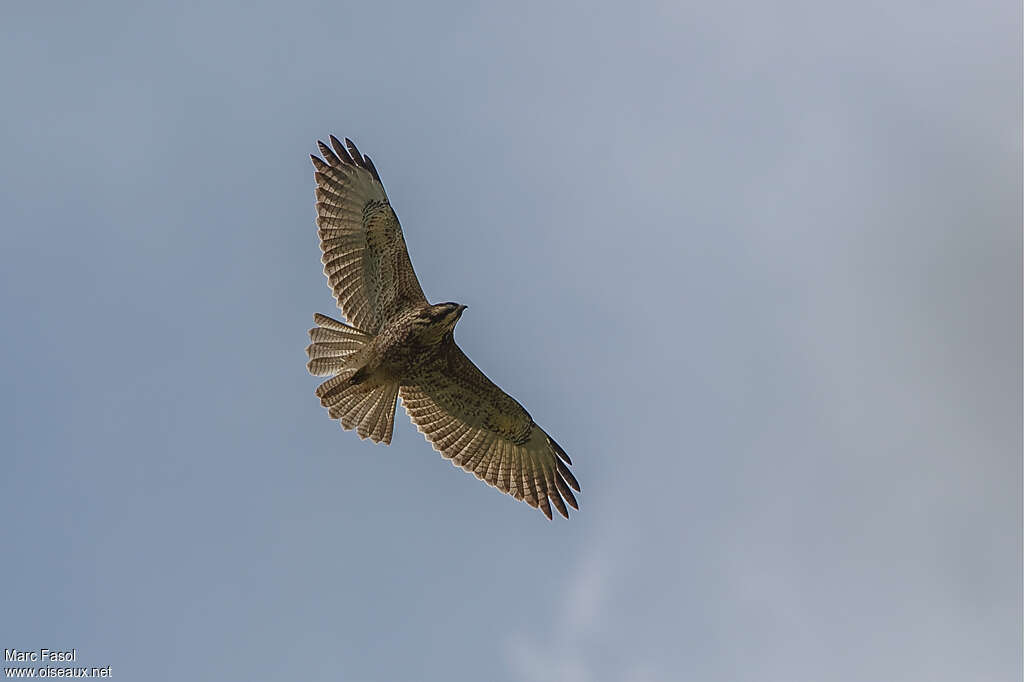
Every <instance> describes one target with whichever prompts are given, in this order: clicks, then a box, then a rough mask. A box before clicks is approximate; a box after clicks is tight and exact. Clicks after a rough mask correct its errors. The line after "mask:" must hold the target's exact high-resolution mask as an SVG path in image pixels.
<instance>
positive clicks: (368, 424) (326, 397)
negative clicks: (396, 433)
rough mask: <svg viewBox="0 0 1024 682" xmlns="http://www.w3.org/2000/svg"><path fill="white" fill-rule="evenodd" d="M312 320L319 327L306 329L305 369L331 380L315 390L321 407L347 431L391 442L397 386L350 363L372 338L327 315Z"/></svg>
mask: <svg viewBox="0 0 1024 682" xmlns="http://www.w3.org/2000/svg"><path fill="white" fill-rule="evenodd" d="M313 319H314V321H315V322H316V323H317V325H318V326H317V327H314V328H313V329H310V330H309V338H310V340H311V341H312V343H311V344H310V345H309V347H308V348H306V354H307V355H308V356H309V362H308V363H307V365H306V366H307V367H308V368H309V371H310V373H311V374H314V375H316V376H330V377H331V378H330V379H328V380H327V381H325V382H323V383H322V384H320V385H319V386H318V387H317V389H316V395H317V397H318V398H320V404H321V405H323V406H324V407H326V408H327V411H328V414H330V415H331V419H338V420H340V421H341V426H342V428H344V429H346V430H349V429H356V431H357V433H358V434H359V437H360V438H369V439H370V440H372V441H373V442H375V443H385V444H389V443H391V433H392V431H393V429H394V424H395V402H396V400H397V399H398V384H393V383H380V382H377V381H373V380H372V379H367V378H366V376H365V371H364V372H359V371H357V370H358V369H359V368H358V367H355V366H351V365H350V364H349V363H350V362H351V361H352V360H353V359H354V358H353V356H354V355H355V354H356V353H358V352H359V350H360V349H362V348H363V347H364V346H366V345H367V344H368V343H369V342H370V341H372V340H373V337H372V336H371V335H369V334H365V333H363V332H361V331H360V330H358V329H356V328H354V327H350V326H348V325H347V324H345V323H344V322H339V321H338V320H335V319H332V318H330V317H327V316H326V315H320V314H319V313H318V314H317V315H315V316H314V318H313ZM357 362H359V363H360V364H361V362H362V361H357Z"/></svg>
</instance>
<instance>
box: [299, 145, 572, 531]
mask: <svg viewBox="0 0 1024 682" xmlns="http://www.w3.org/2000/svg"><path fill="white" fill-rule="evenodd" d="M330 141H331V146H327V145H326V144H324V143H323V142H318V145H319V148H320V154H321V156H322V157H323V158H321V157H320V156H315V155H310V156H311V158H312V159H313V167H314V169H315V172H314V177H315V179H316V212H317V218H316V224H317V227H318V228H319V231H318V232H319V236H320V250H321V251H322V252H323V257H322V259H321V260H322V261H323V264H324V274H325V275H326V276H327V281H328V284H329V286H330V288H331V291H332V292H333V293H334V298H335V299H336V300H337V302H338V307H339V308H341V311H342V313H344V316H345V319H346V321H347V322H348V324H345V323H343V322H339V321H338V320H335V319H332V318H330V317H328V316H326V315H321V314H319V313H318V314H316V315H314V316H313V320H314V322H315V323H316V326H315V327H313V328H312V329H310V330H309V337H310V341H311V343H310V345H309V347H308V348H306V353H307V355H308V356H309V363H308V364H307V367H308V368H309V371H310V373H311V374H313V375H316V376H329V377H331V378H329V379H327V381H325V382H323V383H322V384H320V386H319V387H317V389H316V395H317V396H318V397H319V398H320V403H321V404H322V405H323V406H324V407H325V408H327V411H328V413H329V414H330V416H331V418H332V419H338V420H340V421H341V425H342V427H343V428H344V429H346V430H348V429H356V432H357V433H358V434H359V437H360V438H369V439H370V440H372V441H374V442H376V443H384V444H390V443H391V431H392V428H393V426H394V418H395V403H396V398H397V397H398V396H401V397H402V404H403V405H404V406H405V410H406V412H408V413H409V417H410V418H411V419H412V421H413V423H414V424H415V425H416V427H417V428H418V429H419V430H420V431H421V432H422V433H423V434H424V436H426V438H427V440H428V441H429V442H430V443H431V445H433V446H434V449H435V450H437V451H438V452H440V453H441V456H442V457H444V458H446V459H449V460H451V462H452V463H453V464H455V465H456V466H460V467H462V468H463V469H465V470H466V471H468V472H471V473H473V474H474V475H475V476H476V477H477V478H479V479H480V480H482V481H485V482H487V483H488V484H490V485H492V486H494V487H496V488H498V489H499V490H501V491H502V492H504V493H508V494H509V495H511V496H512V497H514V498H515V499H517V500H522V501H524V502H526V503H527V504H529V505H530V506H531V507H534V508H537V509H540V510H541V511H542V512H544V515H545V516H547V517H548V518H549V519H550V518H551V505H554V507H555V508H556V509H557V510H558V511H559V513H561V514H562V516H564V517H565V518H569V513H568V511H567V509H566V503H568V505H569V506H571V507H572V508H573V509H579V507H578V506H577V503H576V498H575V497H574V496H573V493H572V490H576V491H577V492H578V491H579V489H580V487H579V483H577V481H576V478H575V477H574V476H573V475H572V472H570V471H569V468H568V465H571V464H572V461H571V460H570V459H569V456H568V455H567V454H565V451H564V450H563V449H562V448H561V447H560V446H559V445H558V443H556V442H555V441H554V439H553V438H551V436H549V435H548V434H547V433H545V432H544V430H543V429H542V428H541V427H540V426H538V425H537V424H536V423H535V422H534V421H533V419H532V418H531V417H530V414H529V413H528V412H527V411H526V410H525V409H523V406H522V405H520V404H519V403H518V402H516V400H515V399H514V398H512V396H510V395H508V394H507V393H505V392H504V391H502V390H501V389H500V388H498V387H497V386H496V385H495V384H494V383H492V382H491V381H490V379H488V378H487V377H486V376H484V373H483V372H481V371H480V370H479V369H478V368H477V366H476V365H474V364H473V362H472V361H471V360H470V359H469V358H468V357H466V355H465V354H464V353H463V352H462V350H461V349H460V348H459V347H458V345H456V343H455V340H454V338H453V336H452V333H453V331H454V329H455V324H456V323H457V322H458V321H459V318H460V317H461V316H462V313H463V311H464V310H465V309H466V306H464V305H460V304H458V303H451V302H449V303H438V304H435V305H431V304H430V303H428V302H427V298H426V296H424V294H423V289H421V288H420V283H419V281H418V280H417V279H416V273H415V272H413V269H412V262H411V261H410V260H409V253H408V251H407V250H406V246H405V238H404V237H403V236H402V227H401V226H400V225H399V224H398V216H397V215H395V212H394V210H393V209H392V208H391V204H390V203H389V202H388V197H387V194H386V193H385V191H384V185H383V184H382V183H381V181H380V175H378V174H377V169H376V168H374V166H373V162H372V161H371V160H370V157H368V156H364V155H363V154H360V153H359V150H358V149H356V146H355V145H354V144H353V143H352V141H351V140H349V139H347V138H346V139H345V144H344V145H343V144H341V142H340V141H338V139H337V138H335V137H334V136H333V135H331V136H330ZM332 147H333V149H332ZM570 488H571V489H570ZM549 501H550V503H549Z"/></svg>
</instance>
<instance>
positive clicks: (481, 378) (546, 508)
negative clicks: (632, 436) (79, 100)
mask: <svg viewBox="0 0 1024 682" xmlns="http://www.w3.org/2000/svg"><path fill="white" fill-rule="evenodd" d="M443 343H444V344H445V347H444V352H443V353H441V354H440V356H439V357H438V359H437V360H435V361H434V362H432V363H430V364H429V365H427V366H425V367H423V368H422V370H421V371H420V372H419V374H418V375H417V376H416V377H415V378H414V380H412V381H410V382H409V385H403V386H402V387H401V388H399V389H398V390H399V395H401V396H402V404H403V405H405V410H406V412H408V413H409V417H410V418H411V419H412V421H413V423H414V424H416V427H417V428H418V429H419V430H420V431H421V432H422V433H423V435H425V436H426V438H427V440H428V441H430V443H431V444H432V445H433V446H434V449H435V450H437V451H438V452H440V453H441V455H442V456H443V457H444V458H446V459H450V460H451V461H452V463H453V464H455V465H457V466H460V467H462V468H463V469H465V470H466V471H468V472H471V473H472V474H474V475H475V476H476V477H477V478H479V479H481V480H482V481H486V482H487V483H489V484H490V485H492V486H494V487H496V488H498V489H499V490H501V491H502V492H505V493H508V494H509V495H512V496H513V497H515V498H516V499H517V500H523V501H524V502H526V503H527V504H529V505H530V506H531V507H535V508H538V509H540V510H541V511H542V512H544V515H545V516H547V517H548V518H549V519H550V518H551V505H550V504H549V503H548V500H550V501H551V504H554V506H555V508H556V509H558V511H559V512H560V513H561V514H562V516H564V517H566V518H569V513H568V510H567V509H566V507H565V503H566V502H568V503H569V506H571V507H572V508H573V509H579V507H578V506H577V504H576V498H575V497H574V496H573V494H572V490H570V486H571V487H572V488H573V489H575V490H576V491H579V489H580V487H579V483H577V482H576V478H575V477H574V476H573V475H572V472H570V471H569V468H568V466H567V465H569V464H572V461H571V460H570V459H569V456H568V455H566V454H565V451H564V450H562V448H561V447H559V445H558V443H556V442H555V441H554V440H553V439H552V438H551V437H550V436H548V435H547V434H546V433H544V430H543V429H541V428H540V427H539V426H537V425H536V424H535V423H534V422H533V419H531V418H530V415H529V413H528V412H527V411H526V410H525V409H523V406H522V405H520V404H519V403H518V402H516V401H515V399H514V398H512V396H510V395H508V394H507V393H505V392H504V391H502V390H501V389H500V388H498V387H497V386H496V385H495V384H494V383H493V382H492V381H491V380H490V379H488V378H487V377H486V376H485V375H484V373H483V372H481V371H480V370H479V368H477V366H476V365H474V364H473V361H472V360H470V359H469V358H467V357H466V354H465V353H463V352H462V350H461V349H460V348H459V347H458V346H457V345H455V341H454V340H452V338H451V337H450V336H449V337H448V338H446V339H445V340H444V341H443Z"/></svg>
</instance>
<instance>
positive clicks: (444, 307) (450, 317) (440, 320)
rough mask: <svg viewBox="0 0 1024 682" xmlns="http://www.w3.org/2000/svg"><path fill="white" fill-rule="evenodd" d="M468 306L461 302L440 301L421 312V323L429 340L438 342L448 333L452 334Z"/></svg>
mask: <svg viewBox="0 0 1024 682" xmlns="http://www.w3.org/2000/svg"><path fill="white" fill-rule="evenodd" d="M465 309H466V306H464V305H462V304H461V303H452V302H451V301H449V302H447V303H438V304H437V305H432V306H430V307H429V308H425V309H424V310H423V312H421V313H420V316H419V317H420V323H421V326H422V327H423V331H424V333H425V334H424V335H425V336H426V337H428V338H429V340H428V342H432V343H438V342H440V341H441V339H442V338H443V337H444V336H445V335H446V334H450V333H451V332H452V330H453V329H455V325H456V324H457V323H458V321H459V318H460V317H462V312H463V311H464V310H465Z"/></svg>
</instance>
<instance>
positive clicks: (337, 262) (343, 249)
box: [311, 135, 427, 334]
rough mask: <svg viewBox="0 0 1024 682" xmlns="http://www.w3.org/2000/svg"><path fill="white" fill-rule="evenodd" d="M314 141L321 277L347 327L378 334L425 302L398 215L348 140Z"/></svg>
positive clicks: (376, 177) (365, 159)
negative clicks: (317, 151) (410, 308)
mask: <svg viewBox="0 0 1024 682" xmlns="http://www.w3.org/2000/svg"><path fill="white" fill-rule="evenodd" d="M330 139H331V146H333V147H334V149H333V150H332V149H331V147H328V146H327V145H326V144H324V143H323V142H318V144H319V146H320V153H321V154H322V155H323V157H324V158H323V159H321V158H320V157H318V156H312V155H311V156H312V159H313V166H314V167H315V168H316V172H315V173H314V176H315V177H316V214H317V217H316V224H317V226H318V227H319V228H320V230H319V234H320V250H321V251H323V258H322V260H323V263H324V274H325V275H327V282H328V284H329V285H330V287H331V290H332V291H333V292H334V298H335V299H337V301H338V307H339V308H341V310H342V312H343V313H345V317H346V318H347V319H348V321H349V323H350V324H351V325H353V326H355V327H357V328H359V329H360V330H362V331H364V332H367V333H370V334H376V333H377V332H379V331H380V330H381V328H382V327H383V326H384V325H385V324H387V322H389V321H390V320H392V319H394V318H395V317H396V316H397V314H398V313H399V312H401V311H402V310H404V309H405V308H406V307H408V306H409V305H411V304H415V303H425V302H426V300H427V299H426V297H425V296H424V295H423V289H421V288H420V283H419V280H417V279H416V273H415V272H413V269H412V263H411V262H410V261H409V252H408V250H407V249H406V246H405V237H404V236H403V235H402V226H401V225H399V224H398V216H397V215H395V212H394V211H393V210H392V209H391V205H390V204H389V203H388V197H387V194H386V193H385V192H384V185H383V184H382V183H381V181H380V176H379V175H378V174H377V169H376V168H374V167H373V162H372V161H370V157H368V156H364V155H362V154H360V153H359V150H358V149H356V146H355V145H354V144H353V143H352V141H351V140H349V139H346V140H345V144H346V145H347V146H348V148H347V149H346V148H345V146H343V145H342V144H341V142H339V141H338V139H337V138H336V137H334V136H333V135H331V138H330Z"/></svg>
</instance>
